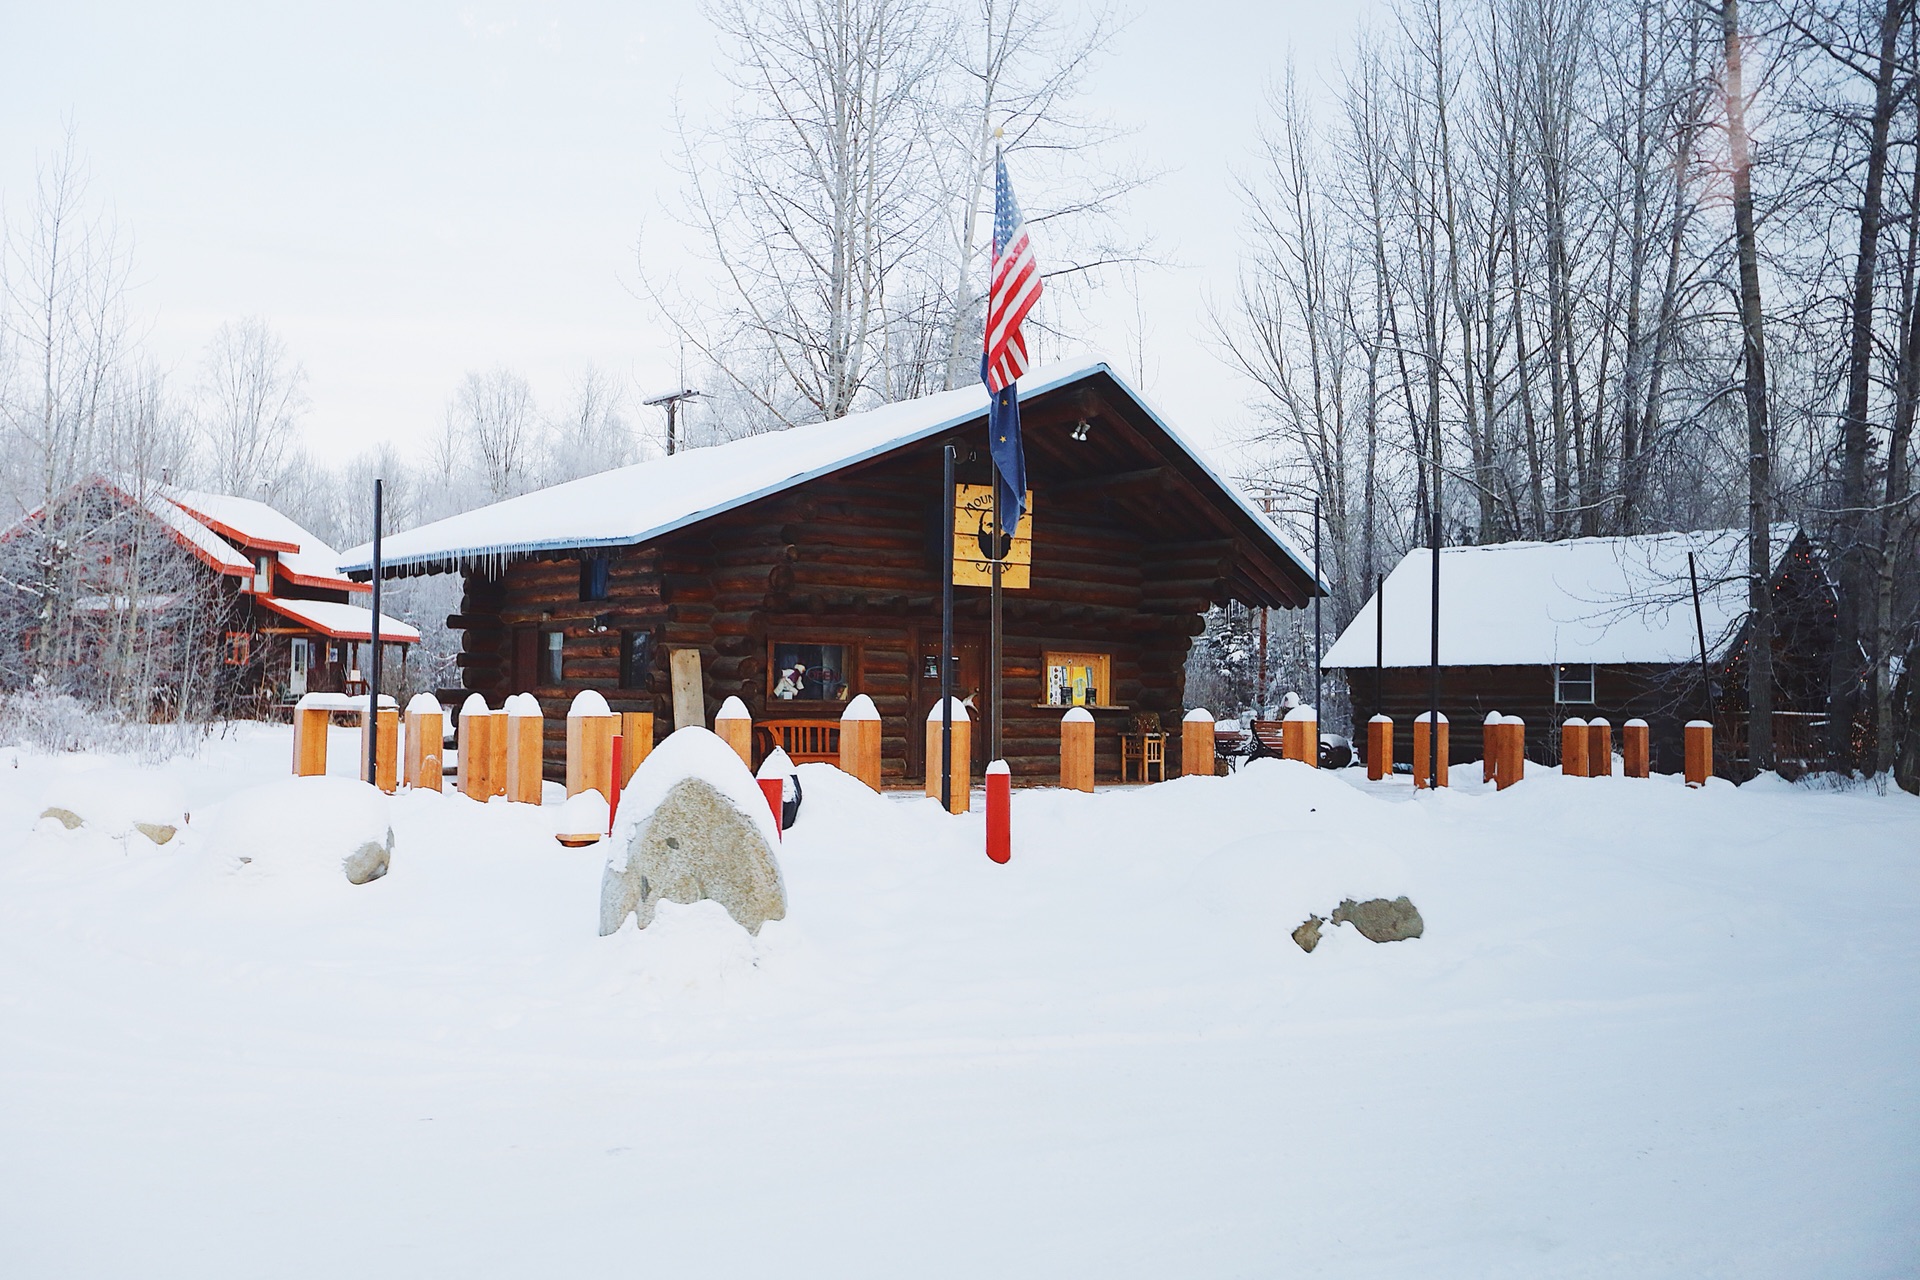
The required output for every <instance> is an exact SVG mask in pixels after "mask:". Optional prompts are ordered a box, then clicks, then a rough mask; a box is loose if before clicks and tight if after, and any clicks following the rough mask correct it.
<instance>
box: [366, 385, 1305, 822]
mask: <svg viewBox="0 0 1920 1280" xmlns="http://www.w3.org/2000/svg"><path fill="white" fill-rule="evenodd" d="M1020 391H1021V396H1020V399H1021V417H1022V434H1023V436H1024V440H1025V446H1026V458H1027V477H1028V482H1029V490H1030V493H1031V504H1030V505H1031V511H1030V515H1029V517H1028V519H1027V520H1026V521H1024V522H1023V523H1022V525H1021V527H1020V528H1019V529H1017V530H1015V531H1014V532H1015V538H1016V544H1015V547H1014V551H1013V554H1012V555H1011V557H1010V558H1009V560H1010V567H1009V568H1008V569H1006V570H1005V571H1004V572H1005V575H1006V576H1005V582H1004V586H1003V598H1004V607H1003V616H1004V624H1005V625H1004V655H1003V665H1002V696H1003V699H1004V707H1003V711H1004V715H1003V732H1004V738H1005V742H1004V752H1003V754H1004V755H1005V757H1006V758H1007V760H1008V762H1009V764H1010V765H1011V767H1012V771H1013V775H1014V778H1015V780H1016V782H1024V783H1030V784H1031V783H1052V782H1055V781H1056V780H1057V779H1058V776H1059V774H1058V770H1059V741H1060V718H1061V716H1062V714H1063V713H1064V711H1065V710H1066V709H1067V708H1070V707H1074V706H1084V707H1086V708H1087V709H1088V710H1089V711H1090V712H1091V713H1092V714H1093V716H1094V718H1095V720H1096V723H1097V726H1098V730H1099V732H1098V734H1097V737H1096V742H1097V750H1096V754H1097V771H1098V773H1099V775H1100V776H1101V777H1103V778H1109V779H1111V778H1117V777H1118V774H1119V767H1120V735H1121V734H1122V733H1126V732H1130V731H1134V730H1136V729H1137V728H1138V727H1141V725H1142V722H1143V721H1142V718H1143V717H1145V718H1152V719H1157V720H1164V721H1165V723H1166V725H1167V726H1168V727H1169V728H1172V729H1173V730H1174V731H1175V732H1174V735H1173V737H1174V740H1175V741H1176V742H1177V737H1178V732H1177V731H1178V722H1179V719H1180V715H1181V713H1182V711H1183V710H1184V702H1183V697H1184V692H1185V668H1186V660H1187V651H1188V647H1189V645H1190V644H1191V643H1192V640H1193V637H1194V636H1196V635H1198V634H1199V633H1200V632H1201V630H1202V615H1203V614H1204V613H1205V611H1206V609H1207V608H1208V607H1209V606H1210V605H1216V604H1224V603H1227V602H1229V601H1238V602H1239V603H1241V604H1245V605H1251V606H1266V607H1270V608H1293V607H1298V606H1300V605H1302V604H1305V603H1306V602H1307V601H1308V600H1309V599H1311V597H1312V595H1313V593H1314V592H1315V590H1316V582H1315V579H1314V576H1313V572H1312V569H1311V567H1310V565H1309V563H1308V562H1307V561H1306V560H1305V559H1303V557H1302V556H1301V555H1300V553H1299V552H1298V551H1297V550H1295V549H1294V548H1293V547H1292V546H1291V545H1290V544H1289V543H1288V542H1287V541H1286V540H1285V538H1284V537H1283V536H1282V535H1281V534H1280V533H1279V531H1278V530H1277V529H1275V528H1274V526H1273V525H1272V524H1271V523H1270V522H1269V521H1268V520H1267V519H1266V518H1265V517H1264V516H1262V515H1261V514H1260V513H1259V512H1258V511H1256V510H1255V509H1254V508H1253V507H1252V506H1251V505H1249V504H1248V503H1247V502H1246V500H1245V499H1243V498H1242V497H1240V496H1239V495H1238V494H1237V493H1236V492H1235V491H1234V490H1233V489H1232V488H1231V487H1230V486H1229V485H1227V484H1226V483H1225V482H1223V481H1222V480H1221V479H1220V477H1219V476H1218V475H1216V474H1215V473H1214V472H1213V471H1212V470H1211V469H1210V468H1209V467H1208V466H1207V464H1206V463H1205V462H1204V461H1202V460H1201V458H1200V457H1199V455H1198V454H1197V453H1195V452H1194V451H1193V449H1191V448H1190V447H1189V446H1188V445H1187V444H1186V443H1185V442H1184V441H1183V440H1182V439H1181V438H1180V436H1179V435H1178V434H1176V433H1175V431H1174V430H1173V428H1172V427H1171V426H1169V425H1168V424H1167V423H1166V422H1165V421H1164V420H1162V419H1161V418H1160V417H1159V416H1158V415H1157V414H1155V413H1154V412H1153V410H1151V409H1150V408H1148V407H1147V405H1146V404H1145V403H1143V402H1142V401H1141V400H1140V398H1139V397H1138V396H1136V395H1135V394H1134V393H1133V392H1132V391H1131V390H1130V389H1129V388H1128V387H1127V386H1126V384H1125V383H1124V382H1123V381H1122V380H1121V379H1120V378H1119V377H1118V376H1117V375H1116V374H1115V373H1114V372H1113V371H1112V370H1111V369H1109V368H1108V367H1107V366H1106V365H1105V364H1102V363H1097V362H1081V363H1076V364H1068V365H1056V366H1052V367H1049V368H1041V369H1037V370H1035V371H1033V372H1031V373H1030V374H1029V375H1028V376H1027V377H1026V378H1025V379H1023V380H1022V383H1021V387H1020ZM948 442H953V443H954V444H955V445H956V447H957V450H958V456H959V465H958V468H957V474H956V480H957V484H956V491H954V492H948V491H946V489H945V487H944V481H943V478H942V451H943V447H944V446H945V445H946V444H947V443H948ZM990 479H991V473H990V470H989V463H988V455H987V439H986V392H985V390H984V388H981V387H978V386H973V387H968V388H964V389H961V390H957V391H949V392H943V393H941V394H938V395H934V396H928V397H925V398H923V399H920V400H914V401H907V402H902V403H899V404H893V405H889V406H886V407H884V408H880V409H876V410H872V411H870V412H867V413H860V414H855V415H852V416H850V417H846V418H841V419H838V420H836V421H832V422H823V423H817V424H814V425H810V426H802V427H794V428H791V429H789V430H786V431H781V432H776V433H773V434H769V435H759V436H752V437H749V438H747V439H744V440H738V441H735V442H733V443H731V444H724V445H719V446H716V447H714V448H709V449H700V450H694V451H691V452H684V453H679V454H676V455H673V456H671V457H666V458H659V459H655V460H653V461H650V462H643V463H639V464H636V465H634V466H630V467H624V468H621V469H619V470H615V471H609V472H604V473H602V474H600V475H596V476H589V477H587V478H585V479H581V480H575V481H572V482H569V483H567V484H563V485H558V486H556V487H554V488H551V489H546V490H542V491H540V492H537V493H531V494H527V495H525V496H522V497H518V498H512V499H509V500H507V501H505V502H500V503H496V504H495V505H493V506H489V507H483V508H480V509H478V510H474V511H469V512H466V513H464V514H461V515H458V516H454V517H451V518H449V519H446V520H441V521H437V522H435V523H433V524H430V525H426V526H423V527H421V528H418V529H414V530H411V531H408V532H405V533H400V534H395V535H393V536H391V537H389V538H387V539H386V541H385V545H384V548H383V549H384V553H385V554H384V572H385V573H387V574H388V575H411V574H419V573H459V574H461V575H462V576H463V578H464V580H465V595H464V598H463V602H462V605H461V609H460V612H459V613H458V614H457V615H455V616H453V617H451V618H449V619H448V624H449V625H450V626H452V627H454V628H457V629H459V630H460V631H461V632H462V643H461V652H460V656H459V663H460V669H461V672H462V674H463V684H464V689H462V690H461V691H460V692H461V693H462V694H464V693H465V692H466V691H469V690H470V691H473V692H478V693H480V694H482V695H483V696H485V697H486V699H487V700H488V702H489V703H490V704H491V705H494V706H498V705H499V704H500V702H501V701H502V700H503V699H504V698H506V697H507V696H508V695H511V694H515V693H531V694H533V695H534V696H535V697H537V698H539V699H540V702H541V705H542V707H543V709H544V710H545V713H546V716H547V753H546V756H547V761H546V763H547V773H548V776H549V777H558V776H559V771H560V769H561V766H562V754H563V750H564V733H565V725H564V717H565V715H566V709H567V705H568V703H569V702H570V701H571V700H572V698H573V696H574V695H575V694H576V693H578V692H579V691H581V690H583V689H595V690H598V691H600V692H601V693H602V694H603V695H604V696H605V697H606V699H607V701H608V703H609V704H610V706H611V707H612V709H613V710H615V711H651V712H653V713H654V715H655V732H656V734H657V735H658V736H662V737H664V736H665V735H666V734H667V733H669V732H671V731H672V729H673V728H674V727H675V721H676V702H675V680H676V674H675V673H676V671H677V672H678V674H679V679H680V682H681V685H680V694H681V701H680V703H679V718H680V719H681V720H683V721H684V720H687V719H689V718H690V716H689V712H690V710H691V708H693V707H697V708H698V710H699V717H700V719H701V722H702V723H706V724H709V725H710V724H711V723H712V718H713V714H714V712H715V711H716V710H717V709H718V708H719V706H720V704H721V703H722V702H723V701H724V700H725V699H726V698H727V697H729V696H738V697H739V698H740V699H741V700H742V701H743V702H745V703H746V705H747V708H748V709H749V711H750V712H751V713H752V715H753V719H754V724H755V729H756V732H755V755H756V758H757V757H758V755H760V754H763V753H764V752H765V751H767V750H769V749H771V747H772V746H773V745H776V744H777V745H782V746H784V747H786V749H787V751H788V753H789V754H790V755H794V756H795V757H796V758H797V759H806V758H811V759H828V758H832V756H831V750H832V748H830V746H829V743H830V742H831V741H832V739H833V738H834V736H836V735H837V732H838V726H839V717H840V714H841V712H842V710H843V709H844V708H845V706H846V704H847V702H848V701H849V700H850V699H851V698H853V697H855V696H857V695H859V694H863V693H864V694H866V695H868V696H869V697H871V698H872V699H873V702H874V704H875V706H876V707H877V708H878V709H879V712H880V715H881V720H882V725H883V730H882V733H883V736H882V774H883V778H884V779H885V780H886V781H887V782H889V783H892V784H896V785H907V784H910V783H912V782H914V781H916V780H918V779H921V778H923V777H924V769H925V760H924V759H923V756H924V754H925V745H924V738H925V735H924V731H923V729H922V724H923V722H924V720H925V719H926V716H927V713H928V711H929V710H931V709H932V708H934V707H935V706H936V705H938V701H939V692H940V647H941V646H940V639H941V608H940V601H941V586H942V574H943V572H944V571H945V570H946V567H947V562H948V552H949V548H948V547H946V546H944V545H943V544H942V529H943V514H944V509H945V508H947V507H949V506H951V507H953V509H954V510H955V513H956V514H955V519H956V536H955V543H956V546H955V548H954V549H953V550H954V551H955V553H956V569H955V581H956V582H957V583H958V584H960V585H957V586H956V587H955V589H954V594H955V621H954V666H955V669H954V686H955V689H956V692H957V694H958V696H959V697H961V698H962V699H964V700H966V702H967V705H968V707H969V709H970V712H971V714H972V717H973V720H974V724H975V726H976V731H975V732H974V734H973V742H974V755H975V760H974V764H975V771H976V776H977V773H978V769H979V768H980V767H982V766H984V764H985V763H986V750H987V742H986V737H987V734H986V732H985V727H986V723H987V714H988V710H989V707H988V700H989V698H990V697H991V688H992V685H991V681H990V670H989V665H988V664H989V660H990V655H989V653H988V590H987V587H986V585H985V584H986V583H987V581H988V579H987V575H986V573H985V572H984V559H985V557H984V553H983V551H982V546H983V539H982V532H983V531H982V525H983V523H984V522H988V521H989V520H990V517H989V516H988V514H987V511H986V508H987V506H988V503H987V502H986V501H985V498H986V495H987V494H988V493H989V492H990V490H989V488H988V486H989V485H990ZM371 559H372V557H371V554H370V548H366V547H363V548H360V549H359V550H358V551H357V552H354V553H350V554H349V556H348V558H347V563H346V566H345V567H346V568H347V570H348V571H349V572H352V573H354V574H355V575H356V576H359V577H362V578H364V577H366V576H367V575H368V574H369V573H370V572H371V568H372V565H371ZM676 653H678V654H682V655H685V656H682V657H681V658H680V660H679V661H678V663H676V662H675V660H674V655H675V654H676ZM695 658H697V666H696V663H695V661H694V659H695ZM696 672H697V686H694V687H689V678H690V677H694V676H695V673H696ZM1176 763H1177V762H1176Z"/></svg>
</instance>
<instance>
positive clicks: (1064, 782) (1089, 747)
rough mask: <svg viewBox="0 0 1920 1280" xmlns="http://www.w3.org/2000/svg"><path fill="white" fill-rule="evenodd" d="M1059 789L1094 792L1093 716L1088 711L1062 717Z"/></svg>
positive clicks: (1076, 708)
mask: <svg viewBox="0 0 1920 1280" xmlns="http://www.w3.org/2000/svg"><path fill="white" fill-rule="evenodd" d="M1060 785H1061V786H1063V787H1066V788H1067V789H1068V790H1070V791H1092V790H1093V713H1092V712H1091V711H1088V710H1087V709H1086V708H1085V707H1075V708H1073V709H1072V710H1071V711H1069V712H1067V714H1065V715H1064V716H1061V717H1060Z"/></svg>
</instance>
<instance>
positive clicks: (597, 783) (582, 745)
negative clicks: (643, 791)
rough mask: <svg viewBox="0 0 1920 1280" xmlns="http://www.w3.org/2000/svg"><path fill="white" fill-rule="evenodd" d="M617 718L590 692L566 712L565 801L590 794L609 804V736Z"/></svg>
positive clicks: (576, 698) (581, 694)
mask: <svg viewBox="0 0 1920 1280" xmlns="http://www.w3.org/2000/svg"><path fill="white" fill-rule="evenodd" d="M619 731H620V717H619V716H617V715H615V714H613V712H612V711H611V710H610V709H609V708H608V707H607V700H606V699H605V698H604V697H602V696H601V695H600V693H599V692H598V691H596V690H593V689H582V690H581V691H580V692H579V693H577V694H575V695H574V698H573V705H572V706H570V707H568V708H567V798H568V799H572V798H573V797H574V796H577V795H579V794H580V793H581V792H582V791H587V790H593V791H598V792H599V793H600V797H601V799H603V800H605V801H606V802H607V804H608V805H609V806H611V805H612V804H613V735H614V734H616V733H618V732H619Z"/></svg>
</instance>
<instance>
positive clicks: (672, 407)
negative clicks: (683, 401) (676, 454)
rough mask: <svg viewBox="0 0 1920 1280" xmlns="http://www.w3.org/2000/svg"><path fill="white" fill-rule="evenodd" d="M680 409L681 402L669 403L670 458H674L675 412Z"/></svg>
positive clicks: (668, 433)
mask: <svg viewBox="0 0 1920 1280" xmlns="http://www.w3.org/2000/svg"><path fill="white" fill-rule="evenodd" d="M679 407H680V402H679V401H678V400H669V401H667V456H668V457H669V458H671V457H672V456H673V423H674V417H675V413H674V411H675V410H676V409H678V408H679Z"/></svg>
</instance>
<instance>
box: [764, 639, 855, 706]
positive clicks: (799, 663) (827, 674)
mask: <svg viewBox="0 0 1920 1280" xmlns="http://www.w3.org/2000/svg"><path fill="white" fill-rule="evenodd" d="M850 652H851V650H850V649H849V647H848V646H846V645H844V644H781V643H777V642H776V643H775V644H774V646H773V673H772V675H773V690H772V692H773V696H774V697H775V698H776V699H778V700H780V701H782V702H845V701H846V700H847V695H848V694H849V693H850V692H851V686H850V685H849V684H848V678H849V674H850V673H849V672H848V671H847V658H848V655H849V653H850Z"/></svg>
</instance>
